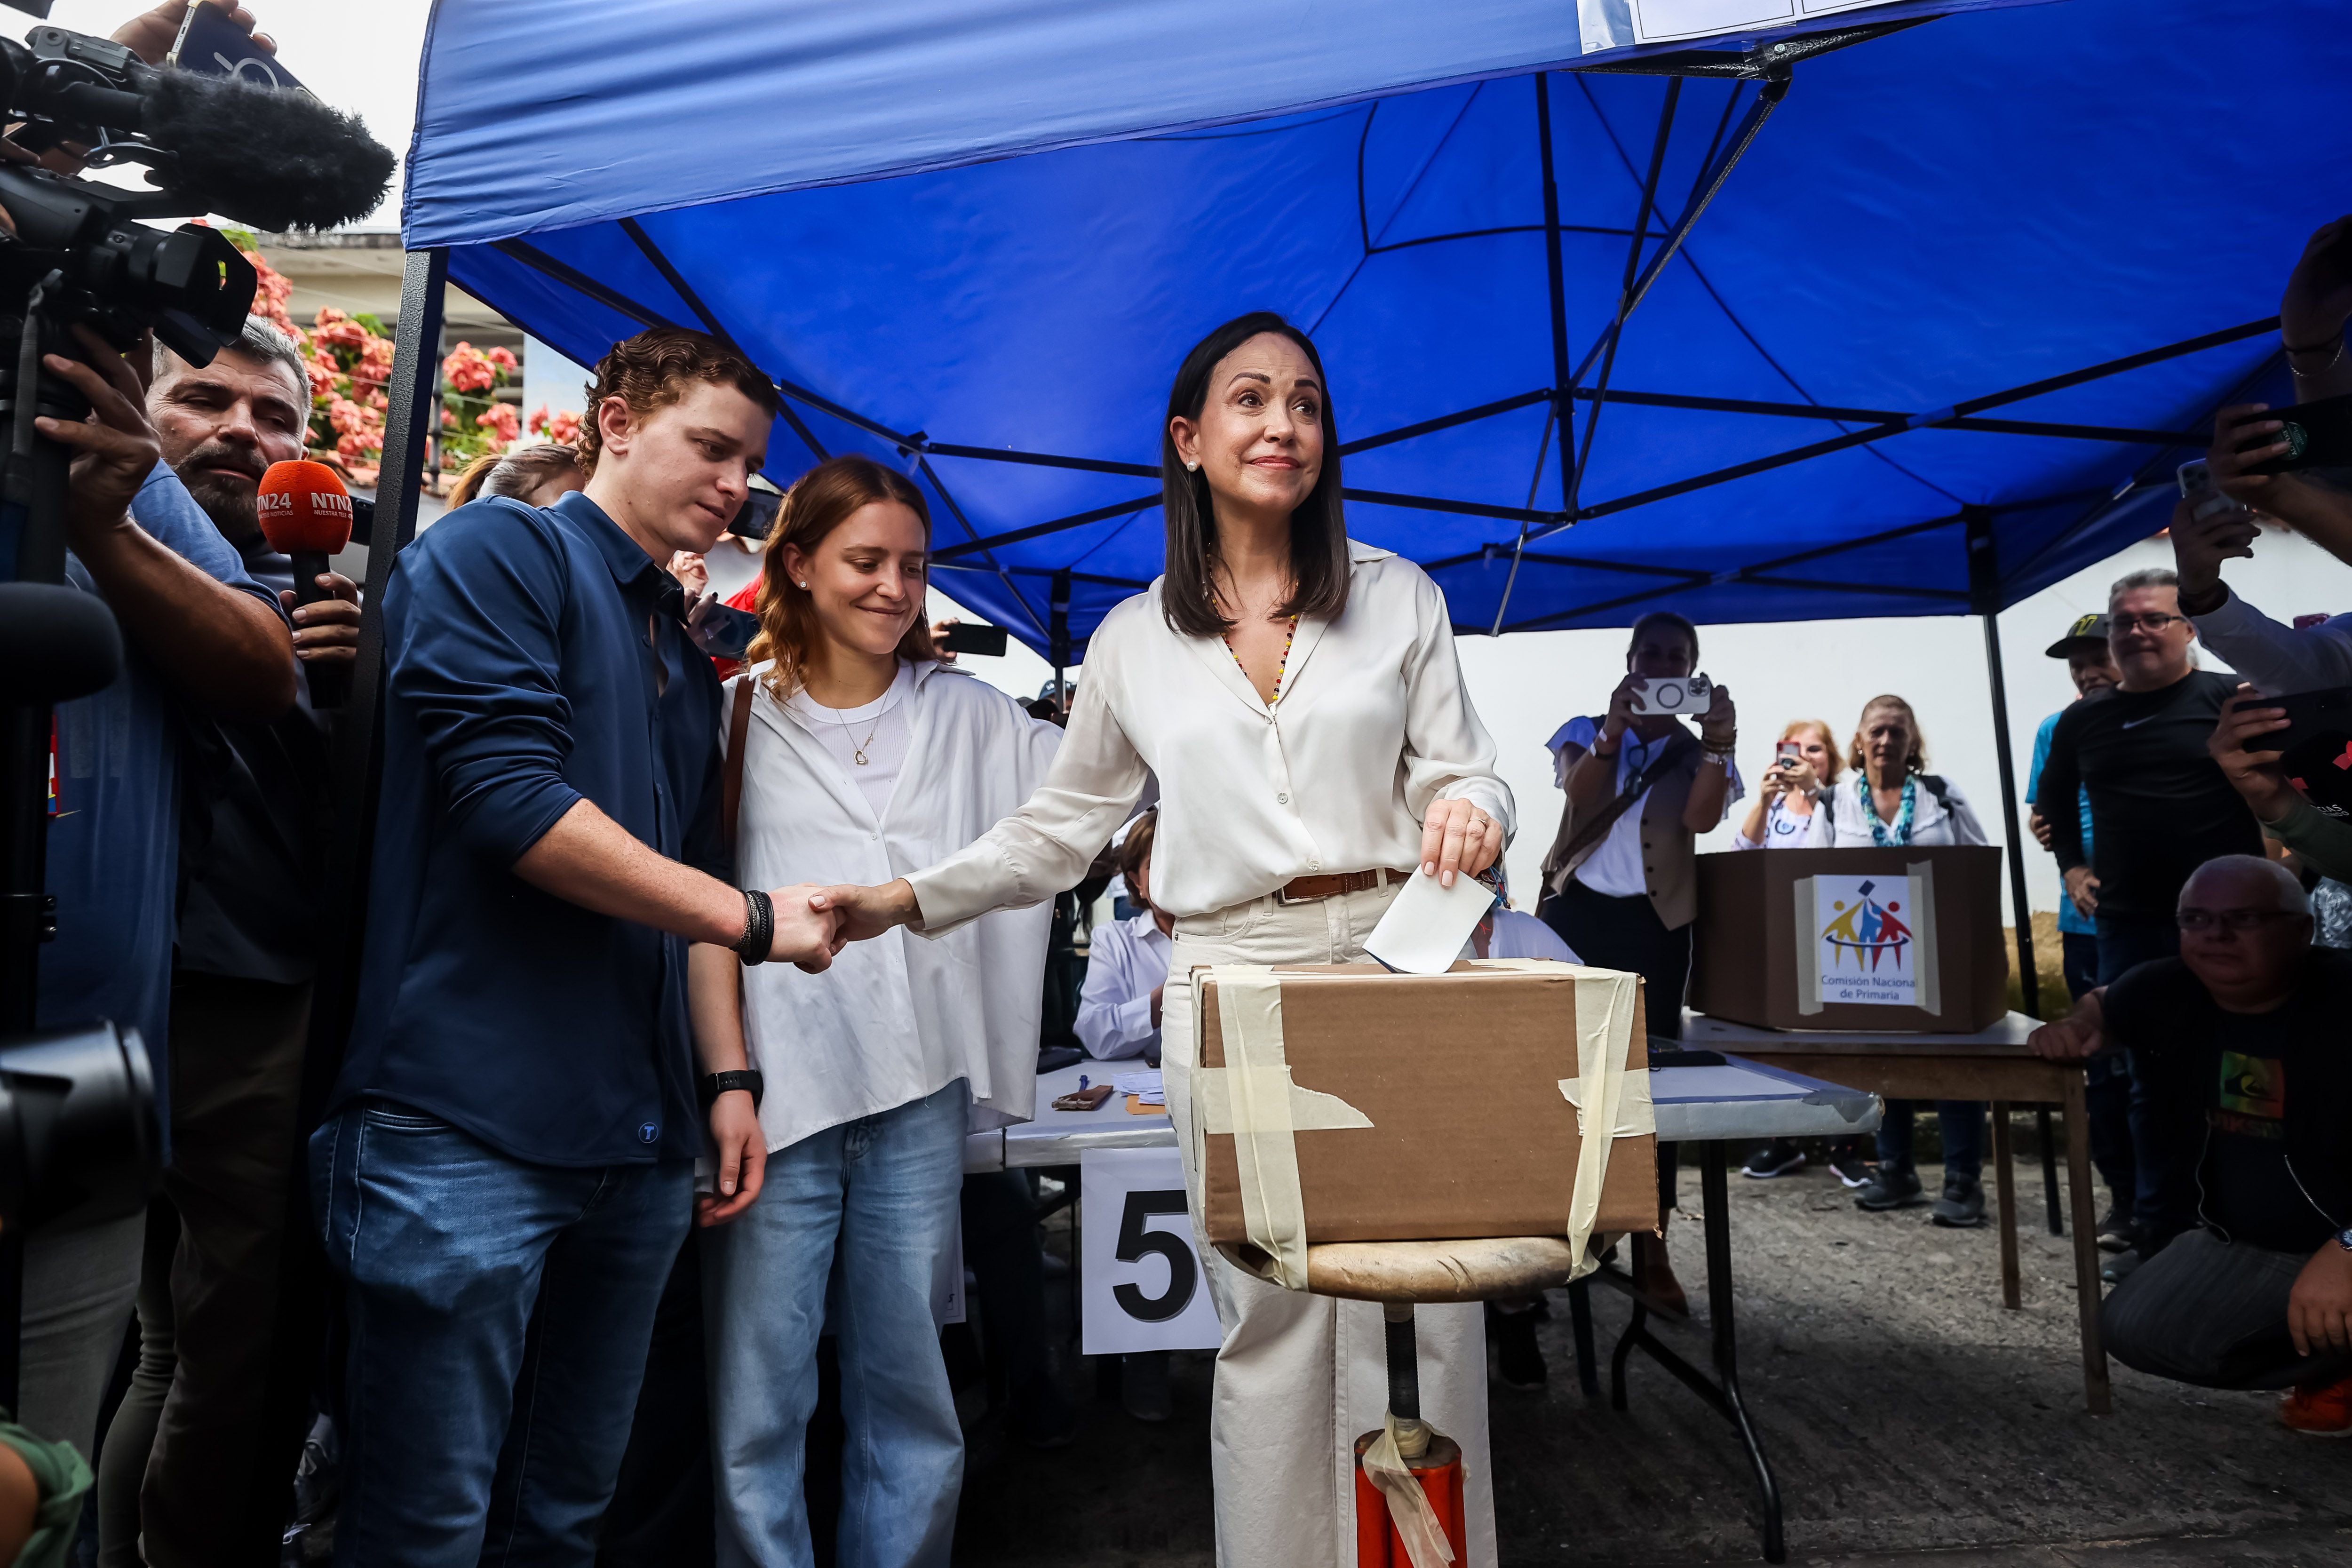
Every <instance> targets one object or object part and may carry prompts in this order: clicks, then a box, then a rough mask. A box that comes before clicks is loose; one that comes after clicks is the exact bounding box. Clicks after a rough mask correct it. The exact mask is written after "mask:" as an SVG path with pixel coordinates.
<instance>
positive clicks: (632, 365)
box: [580, 327, 779, 474]
mask: <svg viewBox="0 0 2352 1568" xmlns="http://www.w3.org/2000/svg"><path fill="white" fill-rule="evenodd" d="M595 376H596V379H595V381H594V383H593V384H591V385H590V386H589V388H588V411H587V413H586V414H585V415H584V416H583V417H582V419H581V421H580V468H581V471H582V472H583V473H587V474H593V473H594V472H595V471H596V459H597V458H598V457H599V456H600V455H601V453H602V452H603V449H604V433H603V432H602V431H601V430H599V429H598V428H597V426H596V411H597V410H598V409H600V408H602V407H604V399H606V398H608V397H617V398H619V399H620V400H621V401H622V403H623V404H625V405H627V407H628V410H629V412H630V414H632V415H633V416H635V417H637V418H639V419H642V418H644V417H646V416H647V415H649V414H652V413H654V412H656V410H659V409H663V408H667V407H668V406H669V405H671V404H673V403H676V402H677V401H678V400H679V399H680V398H682V397H684V396H685V395H686V393H687V388H688V387H689V386H691V385H692V384H694V383H696V382H698V381H707V382H709V383H711V384H714V385H718V386H731V387H733V388H734V389H735V390H736V391H738V392H740V393H741V394H742V395H744V396H746V397H748V398H750V399H751V401H752V402H754V403H756V404H758V405H760V406H761V408H762V409H764V410H765V411H766V412H767V415H768V417H769V418H771V419H772V418H774V417H775V416H776V412H777V409H778V407H779V405H778V403H777V401H776V388H775V385H774V384H773V383H772V382H770V381H769V379H768V378H767V377H766V376H765V375H763V374H761V371H760V367H759V366H758V365H755V364H753V363H751V361H750V360H748V359H746V358H744V357H743V355H742V354H741V353H738V352H737V351H736V350H734V349H730V348H729V347H728V346H727V345H726V344H725V343H722V342H719V340H718V339H717V338H714V337H712V336H710V335H709V333H707V332H694V331H688V330H687V329H686V328H684V327H648V328H646V330H645V331H642V332H639V333H638V334H637V335H636V336H635V337H634V338H624V339H623V340H621V341H620V342H617V343H614V345H613V347H612V350H611V352H609V353H606V354H605V355H604V358H603V359H600V360H598V361H597V362H596V370H595Z"/></svg>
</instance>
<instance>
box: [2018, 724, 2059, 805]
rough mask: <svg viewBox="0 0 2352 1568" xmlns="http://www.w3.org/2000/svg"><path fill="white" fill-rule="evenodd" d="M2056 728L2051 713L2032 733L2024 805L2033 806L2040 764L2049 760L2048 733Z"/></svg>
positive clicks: (2040, 775)
mask: <svg viewBox="0 0 2352 1568" xmlns="http://www.w3.org/2000/svg"><path fill="white" fill-rule="evenodd" d="M2056 728H2058V715H2057V714H2055V713H2053V714H2052V715H2050V717H2049V718H2047V719H2044V720H2043V721H2042V727H2041V728H2040V729H2038V730H2036V731H2033V765H2032V767H2030V768H2028V769H2026V770H2025V804H2026V805H2032V804H2033V794H2034V791H2035V790H2036V789H2038V788H2040V787H2041V784H2042V763H2046V762H2048V761H2049V760H2050V732H2051V731H2053V730H2055V729H2056Z"/></svg>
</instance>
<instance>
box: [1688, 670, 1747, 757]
mask: <svg viewBox="0 0 2352 1568" xmlns="http://www.w3.org/2000/svg"><path fill="white" fill-rule="evenodd" d="M1698 738H1699V739H1700V740H1702V741H1704V742H1706V743H1707V744H1708V745H1710V746H1712V747H1714V748H1715V749H1717V751H1720V750H1722V749H1723V748H1724V747H1726V746H1728V745H1730V744H1731V743H1732V742H1734V741H1737V740H1738V739H1739V710H1738V709H1737V708H1735V707H1733V706H1732V703H1731V688H1729V687H1728V686H1718V687H1717V688H1716V689H1715V697H1714V700H1712V701H1710V702H1709V703H1708V704H1707V709H1706V715H1705V716H1704V717H1702V718H1701V719H1700V720H1699V721H1698Z"/></svg>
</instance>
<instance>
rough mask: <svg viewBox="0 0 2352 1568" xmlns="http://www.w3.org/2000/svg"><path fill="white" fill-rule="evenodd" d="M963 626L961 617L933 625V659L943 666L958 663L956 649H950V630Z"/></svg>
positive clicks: (950, 618) (949, 618)
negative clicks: (951, 627) (950, 628)
mask: <svg viewBox="0 0 2352 1568" xmlns="http://www.w3.org/2000/svg"><path fill="white" fill-rule="evenodd" d="M962 624H963V617H962V616H949V617H948V618H947V619H946V620H943V621H933V622H932V623H931V647H932V649H933V653H932V657H933V658H937V659H938V660H939V661H940V663H941V664H953V663H954V662H955V661H956V656H955V649H953V648H951V647H948V628H949V627H950V626H961V625H962Z"/></svg>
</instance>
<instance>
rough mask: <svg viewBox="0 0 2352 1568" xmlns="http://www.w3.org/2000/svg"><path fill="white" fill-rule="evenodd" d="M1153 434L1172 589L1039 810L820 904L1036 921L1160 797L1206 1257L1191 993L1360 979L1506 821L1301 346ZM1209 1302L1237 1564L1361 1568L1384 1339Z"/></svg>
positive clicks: (1477, 860)
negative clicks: (1355, 963)
mask: <svg viewBox="0 0 2352 1568" xmlns="http://www.w3.org/2000/svg"><path fill="white" fill-rule="evenodd" d="M1163 432H1164V433H1163V435H1162V437H1161V449H1160V469H1161V473H1162V475H1163V479H1162V481H1161V482H1162V486H1163V494H1164V500H1163V510H1164V511H1165V513H1166V521H1167V539H1168V543H1167V571H1166V574H1165V575H1164V576H1162V577H1161V578H1160V580H1159V581H1158V582H1156V583H1154V584H1152V585H1151V586H1150V589H1148V590H1147V591H1146V592H1144V593H1142V594H1140V595H1137V596H1136V597H1134V598H1131V599H1129V600H1128V601H1126V602H1125V603H1124V604H1122V605H1118V607H1116V608H1115V609H1113V610H1112V611H1111V612H1110V614H1109V615H1108V616H1106V617H1104V620H1103V622H1102V625H1101V626H1099V627H1098V628H1097V630H1096V632H1095V634H1094V637H1093V639H1092V641H1091V642H1090V644H1089V645H1088V647H1087V659H1086V666H1085V669H1084V671H1083V672H1082V674H1081V676H1080V679H1079V681H1078V695H1077V705H1076V710H1075V711H1074V712H1073V713H1072V715H1071V718H1070V729H1069V734H1068V736H1067V737H1066V739H1065V740H1064V742H1063V743H1062V751H1061V754H1060V755H1059V756H1058V757H1056V758H1055V762H1054V768H1053V771H1052V773H1050V774H1049V775H1048V777H1047V779H1046V781H1045V788H1044V789H1043V790H1041V791H1039V792H1038V794H1037V795H1035V796H1034V797H1033V798H1032V799H1031V800H1030V801H1029V803H1028V804H1027V805H1024V806H1023V807H1022V808H1021V810H1020V811H1019V812H1017V813H1015V814H1014V815H1013V816H1009V817H1008V818H1006V819H1005V820H1004V821H1003V822H1002V823H999V824H998V825H997V826H995V827H994V828H993V829H992V830H991V831H990V832H989V833H988V834H987V835H986V836H985V837H982V839H981V840H980V841H979V842H978V843H975V844H973V845H972V846H971V847H969V848H967V849H965V850H963V851H962V852H961V853H960V854H957V855H953V856H950V857H949V858H947V859H945V860H943V861H942V862H940V864H939V865H937V866H934V867H932V868H930V869H929V870H926V871H921V872H918V873H917V874H916V875H914V876H913V877H912V878H908V879H900V880H898V881H895V882H891V883H888V884H887V886H882V887H866V888H850V887H845V888H837V889H829V890H828V892H827V893H826V894H824V895H822V896H820V898H819V900H817V901H818V903H819V906H820V907H827V906H828V905H829V906H830V907H833V908H835V909H838V910H840V911H841V912H842V914H843V915H844V916H845V926H844V930H845V933H846V934H847V935H849V936H851V937H864V936H868V935H871V934H873V933H874V932H876V931H887V930H888V929H890V928H891V927H894V926H896V925H898V924H901V923H914V922H919V923H920V924H921V925H922V927H923V929H924V930H926V931H950V930H953V929H955V928H956V927H958V926H959V925H960V924H961V922H962V921H967V920H970V919H971V918H972V917H973V916H975V915H979V914H982V913H983V912H985V911H986V910H992V909H1001V908H1005V907H1008V906H1021V905H1026V904H1031V903H1034V902H1036V901H1037V900H1041V899H1045V898H1047V897H1050V896H1051V895H1052V894H1053V893H1054V891H1055V889H1060V888H1065V887H1067V886H1069V885H1070V884H1071V883H1073V882H1075V881H1076V880H1077V879H1078V876H1079V874H1080V873H1081V872H1082V871H1083V870H1084V869H1085V868H1086V867H1087V863H1088V862H1089V861H1090V860H1092V859H1093V858H1094V856H1095V854H1096V852H1097V850H1098V849H1100V848H1101V847H1102V846H1103V844H1104V843H1105V842H1107V841H1108V839H1109V837H1110V836H1111V834H1112V832H1113V831H1114V830H1115V829H1116V828H1117V827H1118V825H1119V823H1120V822H1121V821H1122V820H1124V818H1125V816H1126V814H1127V810H1128V805H1129V802H1131V801H1132V800H1134V799H1135V798H1136V796H1137V794H1138V792H1139V791H1140V790H1141V788H1142V786H1143V782H1144V776H1145V773H1146V772H1147V771H1149V772H1150V773H1156V774H1157V775H1158V777H1159V781H1160V820H1159V830H1158V835H1157V838H1156V842H1155V845H1154V854H1153V857H1152V862H1153V864H1152V869H1153V876H1152V879H1151V884H1152V885H1151V893H1152V900H1153V902H1155V903H1157V904H1158V905H1159V906H1160V908H1162V909H1164V910H1168V911H1169V912H1170V913H1171V914H1172V915H1173V916H1175V919H1176V929H1175V944H1174V953H1173V955H1172V958H1171V963H1170V966H1169V979H1168V983H1167V987H1166V990H1165V992H1164V994H1163V998H1162V1033H1161V1039H1162V1042H1163V1048H1164V1050H1165V1052H1166V1058H1165V1059H1166V1081H1167V1086H1168V1106H1169V1113H1170V1115H1171V1118H1172V1119H1173V1120H1174V1121H1175V1123H1176V1128H1177V1136H1178V1143H1179V1149H1180V1152H1181V1155H1182V1158H1183V1161H1184V1168H1185V1184H1186V1187H1187V1189H1188V1196H1189V1197H1190V1200H1191V1204H1192V1217H1193V1224H1194V1227H1195V1232H1196V1234H1197V1233H1198V1229H1199V1226H1200V1218H1201V1207H1200V1180H1199V1169H1200V1147H1201V1135H1200V1129H1199V1128H1198V1126H1197V1125H1196V1124H1195V1122H1194V1121H1193V1118H1192V1104H1191V1100H1190V1096H1189V1087H1190V1086H1189V1080H1188V1074H1189V1071H1190V1068H1191V1067H1192V993H1191V986H1190V980H1189V977H1190V975H1191V973H1192V967H1193V966H1194V965H1195V964H1201V963H1257V964H1279V963H1337V962H1344V961H1349V960H1357V959H1360V958H1361V957H1362V955H1363V942H1364V939H1365V938H1366V937H1367V936H1369V935H1370V933H1371V930H1372V927H1373V925H1374V924H1375V923H1377V922H1378V921H1379V920H1380V917H1381V912H1382V911H1383V910H1385V909H1387V907H1388V905H1389V902H1390V900H1392V899H1393V898H1394V897H1395V896H1396V891H1397V889H1398V888H1399V887H1400V886H1402V882H1403V879H1405V878H1406V877H1408V876H1411V875H1414V874H1416V873H1419V874H1425V875H1433V876H1437V877H1439V878H1440V879H1444V880H1445V881H1446V882H1448V884H1449V885H1450V883H1451V880H1452V879H1454V877H1456V876H1470V875H1475V873H1477V872H1479V871H1482V870H1484V869H1486V867H1487V866H1489V865H1491V864H1492V863H1493V862H1494V860H1495V858H1496V856H1497V855H1499V854H1500V853H1501V852H1502V848H1503V846H1504V843H1505V840H1506V839H1507V837H1508V836H1509V833H1510V828H1511V821H1512V806H1511V797H1510V792H1509V791H1508V790H1507V788H1506V787H1505V786H1504V784H1503V783H1502V781H1501V779H1500V778H1499V777H1497V776H1496V772H1495V743H1494V741H1493V740H1492V738H1491V737H1489V736H1488V734H1487V733H1486V727H1485V726H1484V725H1482V724H1481V723H1480V722H1479V721H1478V716H1477V714H1476V712H1475V710H1473V709H1472V707H1471V705H1470V699H1469V695H1468V693H1467V692H1466V691H1465V689H1464V688H1463V683H1462V671H1461V666H1460V663H1459V661H1458V660H1457V659H1456V658H1455V656H1454V636H1453V630H1452V623H1451V621H1450V619H1449V617H1448V616H1447V614H1446V609H1445V600H1444V595H1442V594H1440V593H1439V592H1438V589H1437V586H1436V584H1433V583H1432V582H1431V581H1430V580H1429V578H1428V577H1427V576H1426V575H1424V574H1423V573H1422V571H1421V569H1420V568H1419V567H1417V566H1414V565H1413V564H1412V563H1410V562H1407V561H1403V560H1401V559H1399V558H1398V557H1397V556H1395V555H1392V554H1391V553H1390V552H1388V551H1385V550H1379V549H1375V548H1372V547H1370V546H1368V545H1364V544H1360V543H1357V542H1354V541H1352V540H1350V539H1349V538H1348V536H1347V531H1346V526H1345V520H1344V518H1343V516H1342V512H1341V506H1340V479H1339V432H1338V427H1337V424H1336V422H1335V420H1334V419H1333V416H1332V414H1331V408H1330V403H1329V396H1328V384H1327V382H1326V379H1325V376H1324V373H1323V367H1322V363H1321V361H1320V359H1319V358H1318V356H1317V354H1316V352H1315V347H1314V345H1313V343H1311V342H1309V341H1308V340H1307V337H1306V335H1305V334H1304V333H1302V332H1300V331H1297V329H1296V328H1294V327H1292V326H1290V325H1289V324H1288V323H1287V322H1286V321H1283V320H1282V319H1281V318H1280V317H1278V316H1275V315H1272V314H1270V313H1265V312H1260V313H1257V314H1254V315H1249V316H1244V317H1241V318H1239V319H1237V320H1235V321H1229V322H1227V323H1226V324H1225V325H1224V326H1223V327H1220V328H1219V329H1218V330H1217V331H1214V332H1212V333H1211V334H1210V335H1209V336H1208V337H1207V338H1205V339H1203V340H1202V342H1200V343H1199V344H1197V345H1196V346H1195V347H1194V348H1193V350H1192V353H1190V354H1189V355H1187V356H1186V358H1185V361H1184V363H1183V365H1182V367H1181V369H1180V370H1179V371H1178V372H1177V374H1176V381H1175V384H1174V386H1173V388H1172V389H1171V392H1170V395H1169V400H1168V418H1167V423H1166V425H1165V426H1163ZM795 874H796V875H801V874H804V873H798V872H796V873H795ZM1433 1157H1434V1158H1443V1151H1433ZM1204 1250H1205V1249H1204ZM1209 1276H1210V1289H1211V1292H1212V1295H1213V1299H1214V1300H1215V1301H1216V1305H1217V1315H1218V1317H1219V1319H1220V1320H1221V1321H1223V1325H1224V1344H1223V1349H1222V1350H1220V1351H1219V1352H1218V1357H1217V1373H1216V1382H1215V1392H1214V1394H1213V1404H1212V1406H1211V1414H1210V1462H1211V1468H1212V1474H1213V1478H1214V1480H1215V1485H1216V1502H1217V1542H1218V1561H1219V1563H1221V1564H1223V1565H1224V1568H1259V1565H1264V1568H1307V1565H1325V1564H1331V1565H1336V1564H1340V1563H1349V1562H1352V1561H1353V1559H1354V1554H1355V1526H1354V1522H1353V1521H1354V1517H1355V1491H1354V1484H1355V1483H1354V1479H1353V1478H1354V1454H1353V1445H1354V1441H1355V1438H1356V1437H1357V1436H1358V1435H1359V1434H1360V1433H1363V1432H1367V1431H1370V1430H1371V1429H1373V1428H1374V1427H1377V1426H1380V1424H1381V1413H1382V1411H1383V1409H1384V1408H1385V1404H1386V1394H1385V1386H1386V1374H1385V1371H1384V1367H1385V1361H1384V1350H1383V1344H1382V1326H1381V1312H1380V1309H1379V1308H1378V1307H1376V1306H1373V1305H1371V1304H1369V1303H1365V1302H1356V1301H1349V1302H1340V1301H1335V1300H1331V1299H1330V1298H1328V1297H1322V1296H1313V1295H1308V1294H1307V1293H1306V1292H1305V1291H1303V1290H1289V1289H1281V1288H1280V1287H1278V1286H1276V1285H1272V1284H1268V1283H1266V1282H1265V1281H1264V1280H1262V1279H1257V1278H1255V1277H1253V1276H1252V1275H1249V1274H1247V1273H1244V1272H1243V1271H1242V1270H1241V1269H1239V1268H1236V1267H1234V1265H1233V1264H1232V1263H1230V1262H1229V1261H1227V1260H1226V1259H1225V1258H1223V1256H1222V1255H1217V1254H1212V1255H1211V1258H1210V1263H1209ZM1420 1343H1421V1371H1422V1405H1423V1411H1424V1413H1425V1414H1426V1415H1427V1417H1428V1419H1429V1420H1430V1422H1431V1423H1432V1425H1433V1426H1436V1427H1437V1429H1438V1430H1440V1431H1442V1432H1444V1433H1445V1434H1447V1435H1448V1436H1452V1437H1454V1439H1455V1440H1457V1441H1458V1442H1459V1443H1460V1444H1461V1445H1462V1447H1463V1450H1464V1473H1465V1486H1466V1495H1465V1512H1466V1514H1467V1522H1468V1524H1469V1546H1470V1554H1469V1560H1470V1563H1472V1564H1474V1565H1476V1568H1487V1565H1489V1564H1492V1563H1493V1562H1494V1561H1495V1528H1494V1482H1493V1475H1494V1472H1493V1468H1492V1466H1491V1465H1490V1463H1489V1462H1488V1449H1487V1442H1486V1361H1485V1334H1484V1332H1483V1327H1482V1323H1481V1320H1480V1315H1479V1309H1478V1308H1477V1307H1475V1306H1446V1307H1424V1308H1423V1309H1422V1310H1421V1314H1420Z"/></svg>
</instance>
